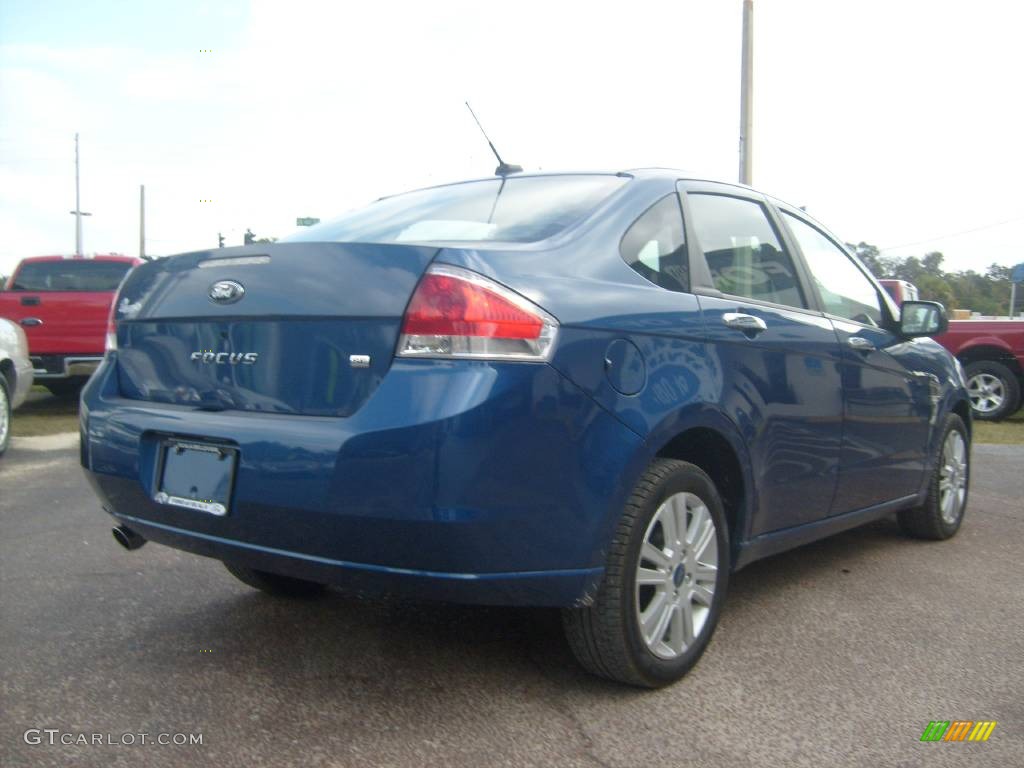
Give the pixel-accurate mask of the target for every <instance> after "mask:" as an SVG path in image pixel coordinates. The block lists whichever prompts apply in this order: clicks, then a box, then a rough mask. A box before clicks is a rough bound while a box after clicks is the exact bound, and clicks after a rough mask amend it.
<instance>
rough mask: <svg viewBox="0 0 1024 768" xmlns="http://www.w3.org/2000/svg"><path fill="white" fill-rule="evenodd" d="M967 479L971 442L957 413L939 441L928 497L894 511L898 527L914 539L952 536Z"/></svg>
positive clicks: (948, 419)
mask: <svg viewBox="0 0 1024 768" xmlns="http://www.w3.org/2000/svg"><path fill="white" fill-rule="evenodd" d="M970 480H971V442H970V438H969V437H968V436H967V427H965V426H964V423H963V421H962V420H961V419H960V417H959V416H957V415H956V414H950V415H949V416H947V417H946V424H945V430H943V433H942V440H941V441H940V442H939V456H938V460H937V461H936V466H935V472H934V474H933V475H932V478H931V480H930V481H929V483H928V496H927V497H926V498H925V502H924V504H922V505H921V506H920V507H917V508H916V509H905V510H903V511H902V512H899V513H898V514H897V519H898V520H899V524H900V528H902V529H903V532H904V533H906V534H907V535H909V536H913V537H914V538H917V539H931V540H933V541H942V540H944V539H948V538H951V537H952V536H954V535H955V534H956V532H957V531H959V530H960V524H961V523H962V522H963V520H964V511H965V510H966V509H967V492H968V490H969V488H970Z"/></svg>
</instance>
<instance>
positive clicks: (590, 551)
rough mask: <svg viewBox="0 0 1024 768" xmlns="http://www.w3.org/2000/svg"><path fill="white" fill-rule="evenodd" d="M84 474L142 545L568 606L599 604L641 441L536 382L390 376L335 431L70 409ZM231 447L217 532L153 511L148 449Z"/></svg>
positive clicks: (259, 419)
mask: <svg viewBox="0 0 1024 768" xmlns="http://www.w3.org/2000/svg"><path fill="white" fill-rule="evenodd" d="M82 403H83V407H82V430H83V440H82V464H83V466H84V467H85V469H86V472H87V475H88V476H89V479H90V481H91V482H92V484H93V487H94V488H95V489H96V491H97V493H98V494H99V496H100V498H101V500H102V502H103V506H104V507H105V508H106V509H107V510H108V511H109V512H110V513H111V514H113V515H114V516H115V517H117V518H118V519H119V520H121V521H123V522H124V524H125V525H127V526H129V527H130V528H133V529H135V530H137V531H138V532H139V533H141V534H142V535H143V536H145V537H146V538H149V539H152V540H153V541H156V542H159V543H163V544H167V545H170V546H173V547H177V548H179V549H183V550H187V551H190V552H195V553H197V554H201V555H206V556H210V557H215V558H219V559H227V560H236V561H238V562H242V563H246V564H249V565H250V566H252V567H256V568H262V569H264V570H268V571H272V572H277V573H283V574H286V575H293V576H297V577H299V578H307V579H312V580H317V581H323V582H327V583H334V584H339V585H344V586H348V587H352V588H356V589H362V590H368V591H393V592H398V593H401V594H404V595H410V596H416V597H426V598H438V599H444V600H453V601H463V602H474V603H491V604H515V605H570V604H573V603H576V602H578V601H580V600H582V599H585V597H586V596H587V595H588V594H591V593H592V592H593V590H594V589H595V588H596V585H597V583H598V582H599V580H600V577H601V574H602V565H603V562H604V557H605V547H606V544H607V542H608V541H609V540H610V538H611V533H612V527H613V526H614V523H615V520H616V519H617V515H618V511H619V510H621V508H622V504H623V502H624V501H625V494H626V493H628V488H625V489H624V487H623V486H624V484H623V478H629V477H632V474H633V472H635V471H636V470H635V468H634V467H633V466H632V464H633V463H634V462H635V461H638V454H639V453H640V451H639V448H640V444H639V438H638V437H637V436H636V435H635V434H633V433H632V432H631V431H629V430H628V429H626V428H625V427H624V426H623V425H622V424H621V423H620V422H619V421H618V420H616V419H615V418H613V417H612V416H610V415H609V414H608V413H607V412H605V411H604V410H602V409H601V408H600V407H599V406H597V404H596V403H594V401H593V400H592V399H591V398H590V397H588V396H587V395H585V394H584V393H582V392H581V391H580V390H579V389H577V388H576V387H575V386H574V385H573V384H571V383H570V382H569V381H568V380H566V379H565V378H564V377H563V376H561V374H559V373H558V372H557V371H555V370H554V369H553V368H551V367H550V366H547V365H535V364H523V363H501V364H498V363H478V362H468V361H458V362H440V361H429V360H414V361H396V362H395V363H394V364H393V366H392V368H391V370H390V371H389V372H388V374H387V375H386V376H385V377H384V380H383V381H382V383H381V385H380V387H379V388H378V389H377V390H376V391H375V392H374V394H373V395H372V397H371V398H370V400H369V401H367V402H366V403H365V404H364V405H363V407H362V408H360V410H359V411H358V412H357V413H355V414H354V415H352V416H350V417H348V418H334V417H310V416H290V415H276V414H275V415H268V414H259V413H246V412H240V411H219V412H210V411H200V410H197V409H194V408H190V407H187V406H176V405H165V404H154V403H148V402H143V401H137V400H127V399H123V398H121V397H120V396H119V395H118V393H117V375H116V371H115V368H114V366H113V365H110V364H106V365H104V366H103V367H102V368H101V369H100V371H99V372H98V373H97V375H96V376H94V378H93V379H92V381H91V382H90V383H89V385H88V386H87V387H86V389H85V391H84V392H83V398H82ZM166 436H176V437H185V438H191V439H203V438H207V439H216V440H221V441H228V442H230V443H231V444H233V445H235V446H237V447H238V450H239V460H238V471H237V474H236V478H235V485H234V490H233V494H232V498H231V503H230V508H229V511H228V514H227V515H225V516H224V517H216V516H213V515H209V514H206V513H203V512H199V511H195V510H189V509H181V508H177V507H169V506H167V505H160V504H157V503H155V502H154V501H153V500H152V497H153V495H154V494H155V493H156V491H157V485H158V482H159V479H158V478H157V477H156V476H155V474H156V467H157V464H158V452H159V445H160V440H161V439H162V438H164V437H166Z"/></svg>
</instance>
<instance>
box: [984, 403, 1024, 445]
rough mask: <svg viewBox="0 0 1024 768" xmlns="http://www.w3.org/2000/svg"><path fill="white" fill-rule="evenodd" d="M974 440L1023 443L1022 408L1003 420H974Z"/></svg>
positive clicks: (1023, 421)
mask: <svg viewBox="0 0 1024 768" xmlns="http://www.w3.org/2000/svg"><path fill="white" fill-rule="evenodd" d="M974 442H976V443H999V444H1000V445H1024V410H1020V411H1017V412H1016V413H1015V414H1013V416H1011V417H1010V418H1008V419H1006V420H1005V421H978V420H977V419H975V420H974Z"/></svg>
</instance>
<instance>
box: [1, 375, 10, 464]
mask: <svg viewBox="0 0 1024 768" xmlns="http://www.w3.org/2000/svg"><path fill="white" fill-rule="evenodd" d="M10 444H11V389H10V386H9V385H8V384H7V377H5V376H4V375H3V374H2V373H0V456H3V455H4V451H6V450H7V446H9V445H10Z"/></svg>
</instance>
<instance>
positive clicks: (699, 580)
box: [562, 459, 729, 688]
mask: <svg viewBox="0 0 1024 768" xmlns="http://www.w3.org/2000/svg"><path fill="white" fill-rule="evenodd" d="M728 580H729V537H728V529H727V527H726V521H725V512H724V510H723V507H722V500H721V498H720V496H719V494H718V491H717V489H716V488H715V485H714V483H713V482H712V481H711V478H709V477H708V476H707V474H705V473H704V472H703V471H702V470H701V469H700V468H698V467H696V466H694V465H693V464H688V463H686V462H683V461H675V460H671V459H658V460H656V461H655V462H654V463H653V464H651V466H650V467H649V468H648V470H647V471H646V472H645V473H644V475H643V477H641V478H640V481H639V482H638V483H637V485H636V488H635V489H634V490H633V493H632V495H631V496H630V499H629V501H628V502H627V503H626V507H625V509H624V510H623V514H622V518H621V520H620V522H619V526H618V528H617V530H616V533H615V538H614V540H613V541H612V544H611V548H610V552H609V554H608V560H607V563H606V567H605V574H604V580H603V581H602V584H601V586H600V588H599V589H598V592H597V595H596V597H595V599H594V602H593V604H591V605H589V606H585V607H582V608H571V609H566V610H565V611H563V614H562V617H563V624H564V626H565V632H566V636H567V638H568V640H569V645H570V646H571V647H572V650H573V653H574V654H575V655H576V658H577V659H578V660H579V661H580V663H581V664H582V665H583V667H585V668H586V669H587V670H588V671H589V672H592V673H594V674H596V675H600V676H602V677H607V678H610V679H612V680H616V681H619V682H623V683H628V684H630V685H637V686H643V687H647V688H657V687H660V686H663V685H667V684H669V683H672V682H675V681H676V680H678V679H679V678H681V677H682V676H683V675H685V674H686V673H687V672H688V671H689V670H690V668H691V667H693V665H694V664H696V663H697V660H698V659H699V658H700V656H701V654H703V653H704V649H705V648H706V647H707V644H708V642H709V641H710V640H711V635H712V634H713V633H714V630H715V625H716V624H717V623H718V615H719V613H720V611H721V608H722V603H723V601H724V600H725V592H726V588H727V586H728Z"/></svg>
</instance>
